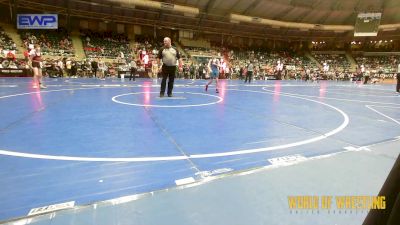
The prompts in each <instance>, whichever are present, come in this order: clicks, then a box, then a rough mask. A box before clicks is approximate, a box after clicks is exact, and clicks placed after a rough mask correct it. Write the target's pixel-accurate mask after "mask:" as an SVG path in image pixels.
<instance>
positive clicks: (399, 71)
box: [396, 63, 400, 94]
mask: <svg viewBox="0 0 400 225" xmlns="http://www.w3.org/2000/svg"><path fill="white" fill-rule="evenodd" d="M396 80H397V84H396V92H397V94H400V63H399V66H398V67H397V74H396Z"/></svg>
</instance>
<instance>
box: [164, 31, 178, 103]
mask: <svg viewBox="0 0 400 225" xmlns="http://www.w3.org/2000/svg"><path fill="white" fill-rule="evenodd" d="M160 60H162V68H161V73H162V81H161V90H160V97H164V94H165V86H166V83H167V78H168V91H167V94H168V97H172V89H173V88H174V79H175V73H176V63H177V61H179V70H181V68H182V59H181V56H180V54H179V52H178V50H177V49H176V48H174V47H172V46H171V38H169V37H165V38H164V46H163V47H162V48H161V49H160V50H159V51H158V65H160Z"/></svg>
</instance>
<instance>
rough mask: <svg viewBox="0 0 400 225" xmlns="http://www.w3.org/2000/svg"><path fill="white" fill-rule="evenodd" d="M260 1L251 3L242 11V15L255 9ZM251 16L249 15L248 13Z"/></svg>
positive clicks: (256, 0)
mask: <svg viewBox="0 0 400 225" xmlns="http://www.w3.org/2000/svg"><path fill="white" fill-rule="evenodd" d="M261 1H262V0H255V1H253V2H252V3H251V4H250V5H249V6H248V7H247V8H246V9H245V10H243V12H242V13H243V14H249V13H250V12H251V10H253V9H255V8H256V7H257V6H258V5H259V4H260V3H261ZM250 14H251V13H250Z"/></svg>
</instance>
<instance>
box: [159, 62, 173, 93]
mask: <svg viewBox="0 0 400 225" xmlns="http://www.w3.org/2000/svg"><path fill="white" fill-rule="evenodd" d="M161 73H162V81H161V90H160V95H164V93H165V86H166V84H167V78H168V91H167V94H168V95H172V89H174V79H175V73H176V66H166V65H163V66H162V68H161Z"/></svg>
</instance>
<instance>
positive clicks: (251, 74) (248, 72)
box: [244, 71, 253, 84]
mask: <svg viewBox="0 0 400 225" xmlns="http://www.w3.org/2000/svg"><path fill="white" fill-rule="evenodd" d="M252 77H253V71H247V73H246V79H245V80H244V82H245V83H246V82H247V80H248V81H249V84H250V82H251V78H252Z"/></svg>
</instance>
